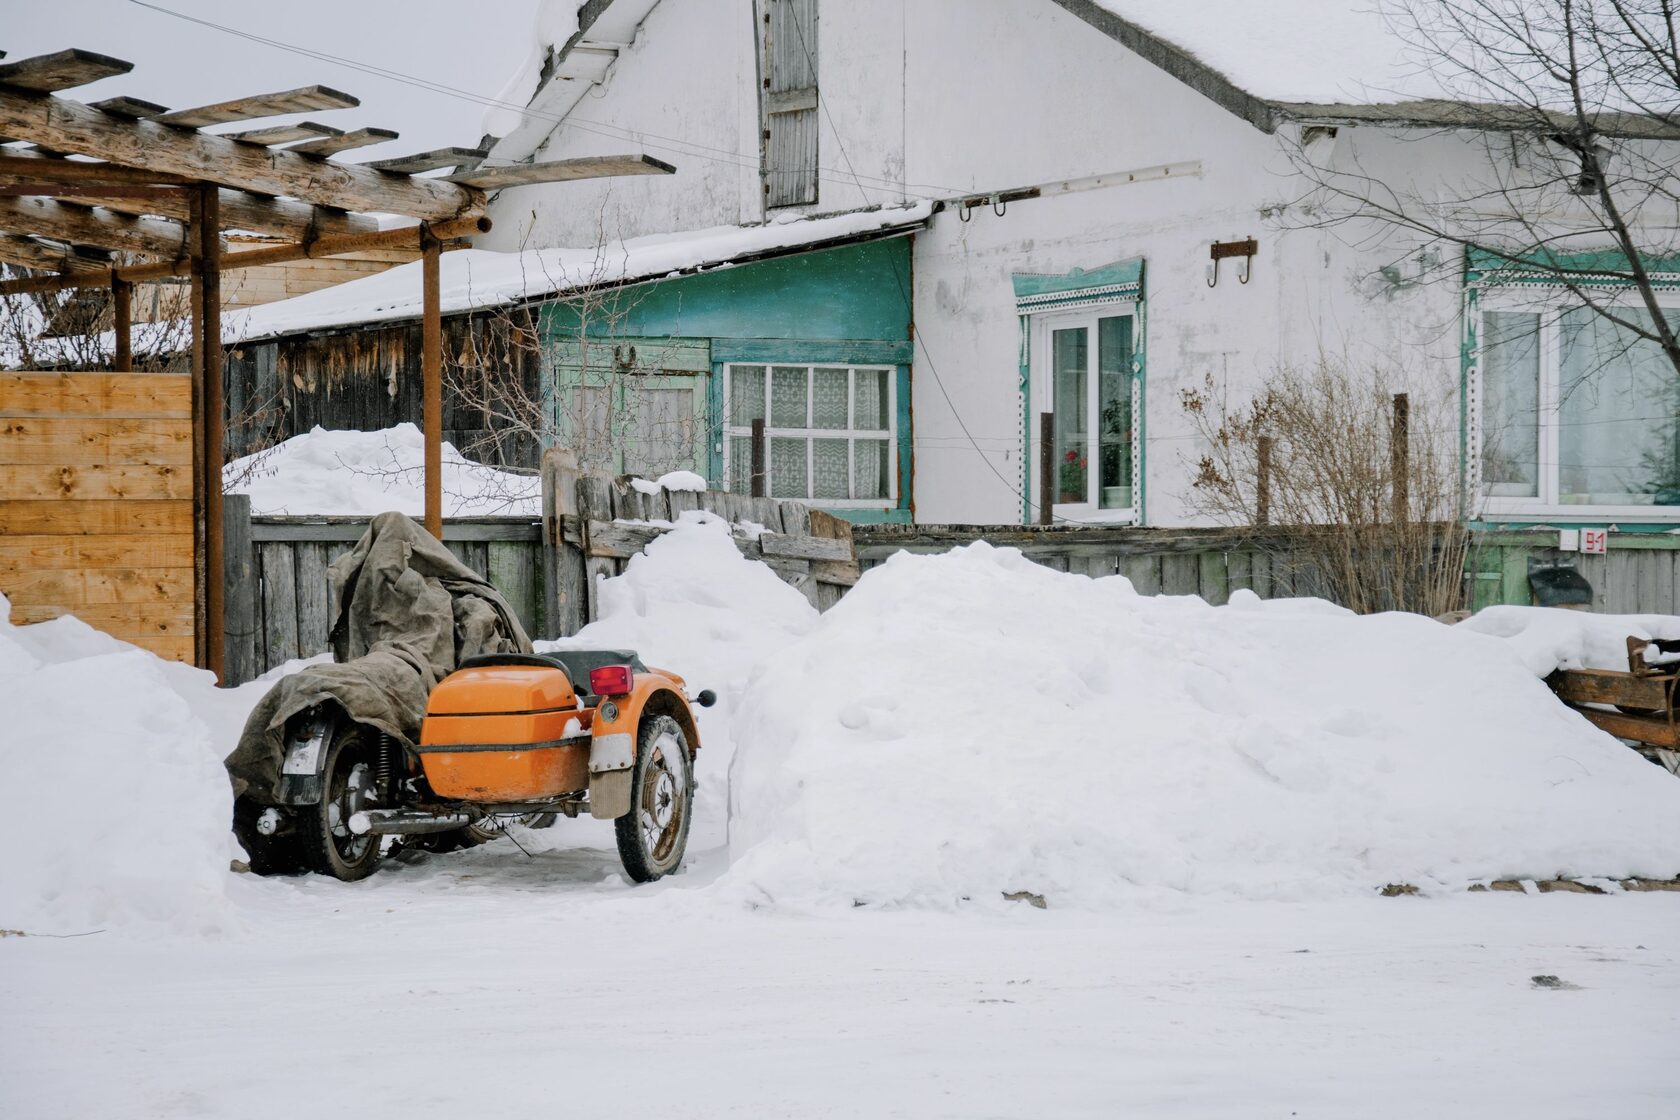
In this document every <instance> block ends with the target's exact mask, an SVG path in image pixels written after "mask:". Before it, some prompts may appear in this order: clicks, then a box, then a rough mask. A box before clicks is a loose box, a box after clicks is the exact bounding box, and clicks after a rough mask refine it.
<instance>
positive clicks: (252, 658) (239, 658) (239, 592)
mask: <svg viewBox="0 0 1680 1120" xmlns="http://www.w3.org/2000/svg"><path fill="white" fill-rule="evenodd" d="M222 513H223V517H224V518H225V521H224V528H223V530H222V550H223V557H224V559H223V567H222V573H223V575H222V579H223V582H224V585H225V586H226V588H227V593H226V606H225V612H226V616H227V617H226V631H225V632H226V637H225V640H224V642H223V646H224V647H225V649H226V653H225V654H224V655H223V657H224V661H223V670H224V672H225V673H226V676H225V677H224V678H223V680H222V683H223V684H224V685H227V686H229V687H232V686H234V685H240V684H244V683H245V682H246V681H248V680H251V679H252V678H254V677H255V676H256V675H257V674H258V673H261V672H262V671H263V670H264V669H267V668H268V666H266V665H258V664H257V592H258V586H257V560H256V555H255V553H253V551H252V546H251V496H250V495H249V494H229V495H227V498H226V500H225V501H224V503H223V506H222Z"/></svg>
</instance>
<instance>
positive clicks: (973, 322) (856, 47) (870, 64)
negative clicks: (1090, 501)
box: [487, 0, 1482, 525]
mask: <svg viewBox="0 0 1680 1120" xmlns="http://www.w3.org/2000/svg"><path fill="white" fill-rule="evenodd" d="M819 6H820V16H819V43H820V46H819V52H820V61H819V84H820V89H821V97H822V111H821V112H820V114H819V118H820V119H819V137H820V139H819V158H818V162H819V164H820V165H821V168H822V170H821V172H820V176H821V178H820V185H819V198H818V203H817V204H816V205H815V206H814V207H810V208H807V209H809V210H810V211H812V212H819V213H828V212H834V211H840V210H846V209H850V208H854V207H858V206H865V205H878V204H882V203H887V202H896V201H898V200H900V199H902V198H905V197H953V196H958V195H962V194H968V193H985V192H990V191H995V190H1001V189H1007V188H1011V187H1020V186H1029V185H1034V184H1040V183H1048V182H1053V181H1056V180H1060V179H1066V178H1079V177H1084V176H1090V175H1093V174H1102V173H1113V172H1123V171H1127V170H1132V169H1138V168H1145V167H1150V166H1154V165H1161V164H1173V165H1184V164H1199V166H1200V174H1199V175H1194V176H1191V177H1187V178H1182V179H1178V178H1175V179H1169V180H1165V181H1159V180H1157V181H1148V182H1141V183H1137V184H1134V185H1129V186H1116V187H1108V188H1103V189H1098V190H1091V191H1085V192H1080V193H1070V194H1063V195H1056V196H1047V197H1044V198H1039V199H1031V200H1022V201H1019V202H1015V203H1012V204H1010V205H1009V206H1008V208H1007V211H1006V213H1005V214H1004V215H1003V216H1002V217H998V216H995V215H993V214H992V213H990V211H989V210H987V209H984V208H982V209H979V210H976V211H975V212H974V214H973V216H972V220H971V221H969V222H966V223H965V222H962V221H959V219H958V215H957V213H956V211H955V209H947V210H945V211H943V212H940V213H938V214H936V215H935V217H934V218H933V220H932V223H931V225H930V227H929V228H928V229H927V230H926V231H924V232H922V233H919V234H918V235H917V236H916V239H915V249H914V278H913V284H914V291H913V305H914V314H915V327H916V337H917V341H918V347H917V350H916V355H915V363H914V366H913V372H912V408H913V423H914V456H915V482H914V487H915V488H914V498H915V507H916V508H915V512H916V519H917V520H918V521H921V522H968V523H998V522H1014V521H1018V520H1019V519H1020V517H1021V508H1022V499H1021V489H1022V486H1023V482H1024V480H1025V478H1026V477H1027V476H1026V472H1025V471H1024V469H1023V462H1022V459H1023V456H1024V455H1025V454H1029V453H1030V452H1029V450H1028V449H1027V448H1025V447H1023V444H1022V439H1021V433H1022V419H1023V417H1022V400H1021V394H1020V386H1019V361H1020V346H1021V339H1020V327H1019V320H1018V318H1017V315H1016V312H1015V304H1014V294H1013V288H1012V285H1011V281H1010V276H1011V274H1012V273H1016V272H1038V273H1061V272H1066V271H1069V270H1071V269H1074V268H1084V269H1090V268H1095V267H1098V266H1101V265H1105V264H1109V263H1112V262H1114V261H1118V260H1124V259H1128V258H1134V257H1142V258H1144V260H1145V261H1146V262H1147V264H1146V267H1147V282H1146V288H1147V306H1146V314H1147V335H1146V347H1147V348H1146V362H1147V370H1146V378H1147V411H1146V421H1145V424H1146V428H1145V430H1146V432H1147V444H1146V446H1145V448H1144V455H1143V458H1144V466H1145V471H1144V476H1143V482H1144V487H1145V493H1146V495H1147V520H1148V523H1149V524H1152V525H1177V524H1188V523H1195V522H1196V521H1197V516H1196V512H1195V508H1194V500H1193V499H1194V495H1193V494H1192V493H1191V491H1190V487H1189V479H1190V477H1191V474H1192V468H1193V465H1194V463H1195V462H1196V460H1197V459H1198V458H1199V455H1200V450H1201V445H1200V444H1199V443H1198V441H1197V440H1196V439H1195V438H1194V433H1193V431H1192V428H1191V425H1190V424H1189V422H1188V419H1187V417H1186V416H1185V415H1184V413H1183V410H1182V408H1181V407H1180V405H1179V395H1180V392H1181V390H1183V389H1185V388H1190V387H1199V386H1200V385H1202V384H1203V383H1204V379H1205V378H1207V377H1209V376H1211V377H1212V378H1213V379H1214V382H1215V384H1216V386H1217V387H1218V388H1219V390H1220V391H1221V392H1223V393H1224V394H1226V395H1227V397H1228V399H1229V400H1230V402H1231V403H1232V404H1233V405H1236V404H1240V403H1241V402H1242V401H1244V400H1246V399H1247V398H1248V397H1249V396H1250V395H1251V394H1252V393H1253V392H1254V391H1255V389H1256V388H1257V387H1258V386H1259V385H1260V383H1261V382H1262V381H1263V379H1264V378H1265V376H1266V375H1267V374H1268V373H1270V372H1271V371H1273V370H1275V369H1277V368H1279V367H1280V366H1284V365H1295V366H1303V365H1310V364H1312V363H1314V362H1317V361H1318V360H1320V359H1329V360H1334V361H1346V362H1349V363H1352V364H1354V365H1355V366H1362V367H1369V368H1371V369H1372V370H1373V371H1375V370H1382V371H1384V372H1385V373H1386V374H1388V375H1389V376H1390V377H1391V378H1392V379H1393V383H1394V384H1395V385H1396V386H1404V387H1407V388H1410V389H1412V390H1413V391H1414V393H1415V394H1416V395H1417V399H1418V402H1419V404H1424V403H1427V404H1428V405H1429V406H1431V407H1434V408H1436V409H1440V410H1443V411H1444V412H1445V413H1447V414H1448V415H1449V416H1453V417H1456V412H1457V404H1456V400H1455V398H1454V394H1455V393H1456V391H1457V378H1458V372H1459V363H1458V345H1459V334H1458V331H1459V325H1458V315H1459V306H1460V304H1459V290H1458V282H1457V278H1458V274H1459V264H1460V262H1459V261H1458V259H1457V257H1456V254H1453V253H1447V254H1444V255H1436V256H1433V257H1429V256H1427V255H1420V254H1419V253H1418V252H1417V247H1416V245H1415V244H1414V243H1413V242H1412V241H1410V240H1409V239H1407V238H1405V237H1401V236H1399V235H1396V234H1395V233H1393V232H1392V231H1387V232H1385V231H1383V230H1378V229H1372V228H1370V227H1364V228H1358V227H1352V226H1344V227H1334V228H1318V227H1317V226H1315V225H1314V221H1313V218H1312V216H1311V215H1309V214H1304V213H1303V212H1302V211H1301V210H1300V209H1299V208H1298V207H1297V208H1295V209H1291V210H1286V211H1281V212H1280V211H1279V209H1278V207H1279V206H1280V205H1281V204H1283V203H1286V202H1291V201H1294V200H1298V199H1299V197H1300V196H1301V194H1302V191H1303V183H1302V181H1301V180H1300V179H1299V178H1298V177H1296V176H1295V175H1293V174H1292V171H1291V167H1290V163H1289V161H1288V159H1287V158H1286V157H1285V155H1284V145H1285V144H1286V143H1287V142H1288V139H1287V137H1288V134H1286V135H1284V136H1273V135H1268V134H1266V133H1263V132H1261V131H1260V130H1258V129H1256V128H1255V127H1253V126H1252V125H1250V124H1249V123H1247V122H1246V121H1244V120H1242V119H1240V118H1238V117H1237V116H1236V115H1234V114H1232V113H1230V112H1229V111H1227V110H1226V109H1224V108H1223V107H1221V106H1219V105H1216V104H1214V103H1213V102H1212V101H1210V100H1208V99H1206V98H1204V97H1202V96H1201V95H1199V94H1197V93H1195V92H1194V91H1192V90H1191V89H1189V88H1188V87H1187V86H1185V85H1183V84H1181V83H1180V82H1178V81H1177V80H1176V79H1173V78H1171V77H1169V76H1168V75H1166V74H1165V73H1163V72H1162V71H1160V70H1158V69H1157V68H1155V67H1154V66H1152V65H1150V64H1149V63H1147V62H1145V61H1143V60H1142V59H1140V58H1138V57H1137V56H1135V55H1133V54H1131V53H1130V52H1129V51H1127V50H1126V49H1125V48H1124V47H1122V46H1121V45H1120V44H1118V43H1116V42H1114V41H1113V40H1111V39H1109V38H1108V37H1107V36H1106V35H1104V34H1102V33H1101V32H1099V31H1097V30H1096V29H1094V28H1092V27H1090V26H1089V25H1087V24H1085V23H1084V22H1082V21H1080V20H1078V19H1077V18H1075V17H1073V16H1071V15H1069V14H1068V13H1067V12H1066V11H1064V10H1063V9H1062V8H1060V7H1058V6H1057V5H1055V4H1052V3H1050V2H1049V0H914V2H906V0H851V2H849V3H841V2H838V0H823V2H822V3H820V5H819ZM755 18H756V14H755V11H754V7H753V5H752V3H751V2H750V0H663V2H662V3H660V4H659V5H658V7H656V8H655V9H654V10H653V12H652V14H651V15H650V16H649V17H648V19H647V21H646V23H645V24H644V25H643V27H642V31H641V34H640V35H639V36H638V37H637V39H636V41H635V43H634V44H633V45H632V46H631V47H630V48H629V49H627V50H624V51H622V52H621V54H620V56H619V60H618V62H617V64H616V66H615V68H614V70H613V72H612V74H611V75H610V77H609V79H608V81H607V83H606V85H605V86H604V87H603V88H602V89H601V90H600V91H599V96H598V97H594V98H589V99H585V101H584V102H583V103H582V105H581V106H580V109H579V111H578V113H577V114H576V115H577V117H578V118H580V119H581V120H583V121H587V122H589V123H588V124H587V125H585V124H580V125H579V126H578V127H567V128H563V129H561V130H560V131H559V132H558V133H557V134H556V135H555V136H554V137H552V138H551V139H550V141H549V142H548V144H547V145H546V147H545V148H544V150H543V151H542V152H540V153H539V155H538V158H564V157H568V156H575V155H587V154H597V153H604V152H613V151H624V150H635V149H636V145H635V144H633V143H630V142H628V141H627V140H625V139H624V138H623V134H631V133H634V134H639V135H643V136H644V137H645V138H646V150H647V151H648V152H649V153H650V154H653V155H656V156H658V157H660V158H662V159H666V160H668V161H670V162H672V163H675V164H677V165H678V167H679V171H678V174H677V175H675V176H672V177H669V178H649V179H621V180H611V181H601V182H594V183H569V184H559V185H553V186H544V187H527V188H520V189H518V190H513V191H507V192H503V193H502V194H501V195H500V196H498V198H497V199H496V200H495V201H494V202H493V203H492V208H491V213H492V216H493V217H494V218H495V220H496V231H495V232H494V233H492V234H491V235H490V237H489V238H488V239H487V242H488V243H489V244H490V245H491V246H492V247H502V248H512V247H514V246H515V245H516V244H527V245H547V244H571V245H578V244H588V243H590V239H592V238H608V239H611V238H617V237H628V236H636V235H640V234H646V233H660V232H671V231H676V230H683V229H694V228H702V227H708V226H715V225H719V224H729V223H748V222H756V221H761V220H764V218H765V217H766V215H765V212H764V209H763V205H762V194H761V182H760V178H759V172H758V127H759V123H758V99H757V85H758V74H757V64H756V46H755V37H754V36H755V32H754V19H755ZM601 126H606V128H605V129H604V131H608V132H612V133H615V135H613V136H602V135H599V134H598V133H597V132H591V131H584V129H585V128H592V129H597V130H601ZM678 140H680V141H685V142H686V145H684V144H679V143H677V141H678ZM1336 145H1337V146H1336V147H1335V148H1333V149H1331V150H1330V152H1331V154H1332V156H1333V158H1334V159H1335V160H1337V161H1338V162H1342V163H1346V164H1347V165H1348V166H1355V165H1357V166H1360V167H1364V168H1366V169H1367V170H1372V169H1376V170H1379V171H1380V173H1381V174H1384V175H1388V176H1391V177H1395V178H1404V177H1407V176H1411V175H1414V174H1415V175H1416V177H1417V179H1418V181H1419V183H1420V184H1432V183H1434V182H1436V181H1451V180H1454V179H1462V178H1463V177H1464V176H1465V175H1467V174H1470V173H1471V169H1472V168H1473V167H1474V166H1475V164H1476V161H1477V159H1478V158H1480V156H1481V155H1482V152H1481V149H1480V148H1479V147H1478V146H1476V145H1471V144H1466V143H1465V142H1464V140H1463V139H1462V138H1460V139H1454V138H1452V137H1450V136H1437V137H1417V136H1412V137H1404V136H1396V135H1394V134H1392V133H1388V132H1385V131H1383V130H1380V129H1375V128H1357V129H1347V128H1344V129H1343V130H1342V134H1341V136H1340V138H1339V139H1338V140H1337V141H1336ZM685 152H686V154H685ZM533 214H534V216H533ZM1251 236H1252V237H1255V238H1258V240H1259V256H1258V257H1257V258H1256V259H1255V261H1254V267H1253V275H1252V279H1251V282H1250V283H1248V284H1246V285H1244V284H1239V283H1238V281H1237V275H1236V274H1237V267H1236V266H1237V264H1238V263H1239V262H1237V261H1234V260H1227V261H1225V262H1224V263H1223V264H1222V266H1221V275H1220V280H1219V284H1218V286H1217V287H1214V288H1210V287H1208V285H1207V282H1206V278H1205V275H1206V270H1207V266H1208V263H1209V257H1208V249H1209V245H1210V244H1211V243H1212V242H1214V241H1220V240H1235V239H1241V238H1245V237H1251ZM1385 268H1386V269H1387V271H1386V273H1385V272H1384V269H1385ZM953 406H954V408H953ZM1445 435H1446V437H1449V438H1453V439H1455V440H1456V431H1452V432H1448V433H1445Z"/></svg>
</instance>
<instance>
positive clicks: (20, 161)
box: [0, 148, 193, 186]
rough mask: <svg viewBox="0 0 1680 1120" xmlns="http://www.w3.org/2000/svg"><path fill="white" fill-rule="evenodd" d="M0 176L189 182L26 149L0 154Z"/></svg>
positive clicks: (138, 182) (72, 180)
mask: <svg viewBox="0 0 1680 1120" xmlns="http://www.w3.org/2000/svg"><path fill="white" fill-rule="evenodd" d="M0 175H11V176H16V177H18V178H26V179H31V180H36V179H39V180H48V181H51V182H55V183H133V184H135V185H137V186H148V185H154V184H159V183H162V184H173V185H182V184H187V183H191V182H193V180H191V179H188V178H185V177H184V176H181V175H169V174H166V173H163V172H159V171H147V170H145V169H143V168H139V167H125V166H123V165H121V164H116V163H94V162H90V161H88V160H84V159H63V158H61V157H58V156H49V155H45V154H43V153H41V152H39V151H30V150H26V149H21V148H20V149H6V150H5V151H0Z"/></svg>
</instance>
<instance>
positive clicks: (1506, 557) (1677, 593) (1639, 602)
mask: <svg viewBox="0 0 1680 1120" xmlns="http://www.w3.org/2000/svg"><path fill="white" fill-rule="evenodd" d="M1557 544H1558V534H1557V531H1556V530H1555V529H1553V530H1520V529H1516V530H1498V529H1483V530H1478V531H1476V532H1475V533H1474V535H1473V536H1472V538H1471V547H1470V552H1469V554H1468V555H1467V556H1466V558H1465V562H1464V567H1465V573H1466V575H1468V576H1469V579H1470V604H1469V605H1470V606H1471V607H1472V608H1473V609H1475V610H1481V609H1482V608H1483V607H1488V606H1494V605H1497V604H1501V603H1504V604H1514V605H1519V606H1527V605H1528V604H1529V603H1531V602H1532V601H1533V599H1532V596H1531V594H1530V592H1529V586H1528V562H1529V560H1531V559H1533V560H1540V561H1546V562H1552V561H1560V560H1561V561H1562V562H1564V563H1566V564H1573V565H1574V567H1575V570H1576V571H1578V572H1580V573H1581V575H1582V576H1583V577H1585V579H1586V580H1587V582H1588V583H1590V584H1592V587H1593V602H1592V609H1593V610H1594V611H1598V612H1601V613H1605V614H1680V536H1675V535H1673V534H1670V533H1611V534H1610V544H1609V551H1607V552H1605V553H1604V554H1602V555H1587V554H1584V553H1579V552H1560V551H1558V547H1557Z"/></svg>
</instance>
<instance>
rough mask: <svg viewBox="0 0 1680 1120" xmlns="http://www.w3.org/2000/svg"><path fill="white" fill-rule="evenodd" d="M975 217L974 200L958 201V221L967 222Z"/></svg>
mask: <svg viewBox="0 0 1680 1120" xmlns="http://www.w3.org/2000/svg"><path fill="white" fill-rule="evenodd" d="M973 217H974V204H973V203H972V202H962V203H958V205H957V221H959V222H966V221H969V220H970V219H971V218H973Z"/></svg>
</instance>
